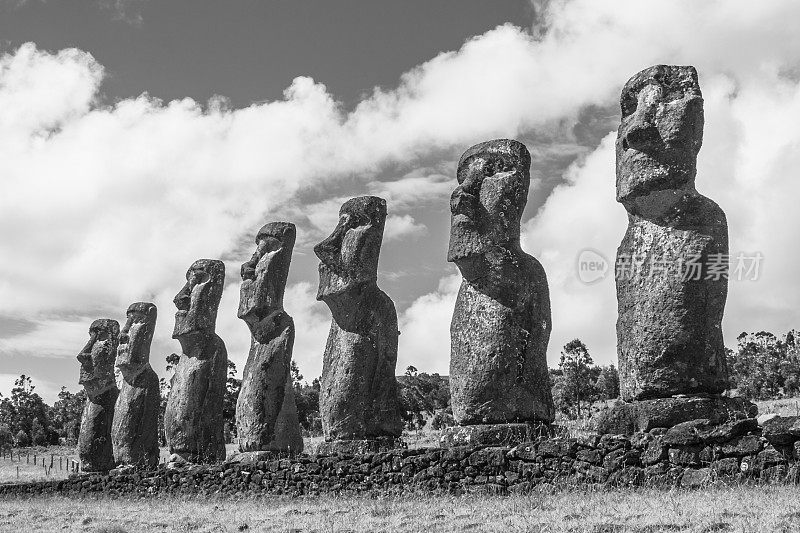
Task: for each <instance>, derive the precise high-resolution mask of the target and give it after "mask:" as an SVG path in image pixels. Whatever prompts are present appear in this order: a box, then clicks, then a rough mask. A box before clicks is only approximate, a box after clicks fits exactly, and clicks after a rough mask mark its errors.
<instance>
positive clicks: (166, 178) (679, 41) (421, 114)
mask: <svg viewBox="0 0 800 533" xmlns="http://www.w3.org/2000/svg"><path fill="white" fill-rule="evenodd" d="M654 13H657V16H654ZM798 18H800V4H797V3H796V2H794V1H792V0H776V1H774V2H769V3H763V4H759V5H758V7H757V8H755V7H753V5H752V3H750V2H745V1H744V0H730V1H724V2H723V1H711V2H703V3H698V2H696V1H692V0H674V1H673V0H670V1H667V0H651V1H647V2H642V1H641V0H618V1H613V2H612V1H597V0H554V1H552V2H550V4H549V5H548V6H547V10H546V18H545V19H544V20H543V22H542V25H541V26H540V27H537V28H536V29H535V31H528V30H524V29H520V28H516V27H514V26H511V25H504V26H500V27H498V28H496V29H494V30H491V31H488V32H486V33H484V34H482V35H479V36H476V37H474V38H472V39H470V40H469V41H467V42H466V43H465V44H464V45H463V46H462V47H461V48H460V49H459V50H457V51H452V52H444V53H441V54H439V55H437V56H436V57H434V58H432V59H431V60H430V61H427V62H425V63H423V64H421V65H419V66H417V67H415V68H414V69H412V70H411V71H409V72H407V73H405V74H403V75H402V76H401V78H400V81H399V84H398V86H397V87H396V88H394V89H375V90H374V91H373V92H372V93H371V94H369V95H367V96H366V97H365V98H364V99H363V100H362V101H361V102H360V103H359V104H358V105H356V106H355V108H354V109H353V110H352V111H349V112H347V111H345V110H343V108H342V106H341V105H340V104H339V103H338V102H337V101H336V99H335V97H334V96H333V95H331V94H330V93H329V92H328V91H327V90H326V88H325V86H324V85H322V84H321V83H318V82H315V81H314V80H312V79H310V78H307V77H299V78H296V79H295V80H293V81H292V82H291V83H290V84H288V87H287V89H286V91H285V93H284V97H283V98H282V99H280V100H277V101H272V102H265V103H259V104H254V105H251V106H249V107H246V108H242V109H230V108H229V106H228V105H227V104H226V103H225V101H224V99H221V98H220V99H216V100H213V101H212V102H209V103H198V102H195V101H193V100H191V99H183V100H175V101H171V102H162V101H160V100H157V99H154V98H152V97H150V96H148V95H147V94H143V95H141V96H140V97H138V98H134V99H128V100H123V101H121V102H118V103H115V104H113V105H110V104H107V103H105V102H103V101H102V98H101V94H102V83H103V77H104V69H103V66H102V65H100V64H99V63H98V62H97V61H96V60H95V59H94V58H93V57H92V56H91V55H90V54H89V53H87V52H85V51H81V50H75V49H70V50H62V51H60V52H55V53H51V52H46V51H42V50H38V49H37V48H36V46H35V45H34V44H27V45H24V46H22V47H21V48H19V49H18V50H16V51H14V52H11V53H7V54H5V55H3V56H0V109H3V113H1V114H0V183H1V184H2V194H0V258H2V259H0V315H5V316H16V317H22V318H25V319H27V320H32V321H35V322H37V323H38V324H40V325H42V326H43V325H47V326H48V327H53V328H59V329H58V331H59V332H62V331H63V335H61V338H62V339H64V344H65V345H66V344H69V347H68V348H56V347H53V346H50V345H43V344H41V342H40V341H36V340H35V339H33V338H32V336H36V335H39V334H41V331H42V330H41V327H40V328H39V329H36V330H34V331H29V332H27V333H24V334H21V335H18V336H16V337H15V340H14V341H13V342H14V343H16V346H17V347H18V348H13V349H22V347H25V346H27V349H31V350H32V349H37V350H38V349H41V350H43V351H47V352H48V354H49V355H59V354H62V353H64V354H66V353H67V352H68V353H70V354H72V353H73V352H74V351H75V349H76V347H74V346H73V345H72V344H71V343H72V342H73V340H70V339H74V340H77V339H78V338H79V337H80V338H81V339H82V338H83V335H84V332H85V330H86V327H87V325H88V322H89V321H90V320H91V319H92V318H95V317H96V316H101V315H108V316H114V317H118V318H119V319H121V318H122V315H123V313H124V309H125V307H126V306H127V305H128V303H130V302H131V301H136V300H152V301H155V302H156V303H157V305H159V309H160V310H161V318H160V321H159V331H158V332H157V335H158V339H157V342H158V343H161V344H159V350H160V351H167V350H169V351H175V350H177V344H176V343H174V342H173V341H171V340H170V339H169V333H170V330H171V322H172V318H171V316H172V304H171V299H172V296H173V295H174V293H175V292H176V291H177V289H178V288H179V287H180V286H181V284H182V280H183V274H184V272H185V270H186V268H187V266H188V265H189V264H191V262H192V261H193V260H194V259H196V258H198V257H223V258H225V259H226V261H229V264H228V267H229V270H230V272H229V286H228V287H227V288H226V292H225V296H224V297H223V303H222V306H221V308H220V330H221V331H223V332H225V334H226V335H227V336H228V337H229V338H228V339H226V342H227V343H228V345H229V349H230V350H231V352H232V353H234V352H235V353H236V354H240V353H246V345H247V343H248V338H249V336H248V335H247V333H246V328H244V325H243V324H241V321H238V320H237V319H236V318H235V310H236V302H237V297H238V290H237V281H236V275H235V274H236V267H237V265H238V263H239V262H241V260H243V259H244V257H238V255H237V254H240V253H241V246H242V242H243V239H245V240H248V239H249V237H248V235H252V232H253V231H254V230H255V229H256V228H257V227H259V226H260V225H261V224H262V223H263V222H264V221H266V220H269V219H271V218H279V217H281V218H283V217H284V216H289V219H291V220H297V222H298V225H299V226H301V227H300V230H301V231H300V238H299V239H298V247H301V246H305V245H309V244H313V242H314V241H313V239H312V237H314V238H316V237H315V236H316V235H321V236H324V235H327V233H328V232H329V231H330V229H331V228H332V227H333V224H335V220H336V216H337V212H338V208H339V206H340V205H341V202H340V199H341V198H342V197H343V196H342V195H343V194H348V195H349V194H380V195H383V196H384V197H386V198H387V199H389V201H390V206H389V212H390V215H391V217H392V218H390V224H389V225H388V226H387V230H390V231H387V245H391V244H392V241H391V240H390V239H389V238H388V237H390V236H394V237H396V238H397V239H411V238H417V237H419V235H420V232H421V231H423V224H425V225H427V226H429V227H428V228H427V231H428V233H429V235H431V237H433V231H440V230H439V229H436V230H434V229H432V226H430V224H428V219H426V217H424V216H422V215H421V214H420V213H419V212H418V211H415V209H416V210H418V209H419V208H420V206H430V207H427V209H428V210H429V213H435V214H436V216H440V215H441V217H442V218H443V219H444V218H446V210H447V207H446V206H447V203H446V202H447V195H448V194H449V192H450V190H452V175H453V172H452V166H453V164H454V163H453V160H454V159H455V158H457V157H458V155H459V153H460V152H461V151H463V150H464V149H465V148H466V147H467V146H468V145H470V144H472V143H475V142H479V141H483V140H486V139H489V138H492V137H501V136H502V137H525V138H527V139H533V143H534V144H536V143H537V142H538V141H537V140H536V139H537V138H539V139H540V138H541V136H539V137H537V135H536V133H537V132H540V131H544V130H547V129H548V128H551V127H552V125H553V124H563V123H566V124H569V123H571V122H574V121H575V120H576V118H577V117H578V116H579V115H580V113H581V112H582V110H585V109H586V108H587V106H592V105H596V106H601V107H604V106H605V107H608V106H609V105H611V104H613V102H614V101H615V100H616V98H617V97H618V94H619V90H620V87H621V85H622V84H623V83H624V82H625V80H626V79H627V78H628V77H630V76H631V75H632V74H634V73H635V72H637V71H638V70H640V69H641V68H643V67H646V66H648V65H651V64H654V63H661V62H664V63H679V64H694V65H696V66H697V67H698V69H699V71H700V76H701V86H702V88H703V91H704V94H705V97H706V117H707V127H706V139H705V146H704V148H703V150H702V152H701V155H700V161H699V166H700V169H699V170H700V171H699V176H698V187H699V188H700V190H701V192H705V193H706V194H707V195H708V196H710V197H711V198H713V199H715V200H716V201H717V202H718V203H720V205H722V207H723V208H724V209H725V210H726V212H727V213H728V218H729V222H730V228H731V249H732V250H743V251H756V250H757V251H762V252H763V254H764V256H765V260H764V269H763V272H762V279H761V280H759V281H758V282H754V283H751V284H749V285H747V284H744V283H739V284H732V286H731V294H730V298H729V306H728V313H727V317H726V322H725V327H726V329H727V330H728V332H730V333H732V334H735V333H737V332H738V331H737V330H739V329H755V328H756V327H759V328H760V327H764V328H771V329H775V330H780V329H788V327H791V326H796V323H797V319H798V316H797V311H795V310H794V309H792V303H793V302H796V301H797V296H800V295H798V290H800V289H798V284H797V283H796V282H795V280H794V279H793V273H794V271H795V270H796V268H795V264H796V262H795V257H796V254H795V253H794V247H793V244H794V242H793V240H792V238H793V229H794V228H795V227H797V222H800V221H798V220H797V219H796V217H797V215H795V213H796V210H794V206H793V205H791V204H790V202H791V201H792V199H793V198H794V197H796V196H797V192H798V191H797V187H798V184H797V181H796V180H793V179H792V176H793V172H792V171H793V170H794V169H796V168H797V165H798V163H799V162H800V161H798V150H797V146H798V142H800V132H798V128H797V125H796V124H795V123H793V122H792V121H790V120H788V119H787V117H791V116H794V115H795V114H797V112H798V111H800V104H799V103H798V102H799V101H800V97H798V79H799V78H800V76H798V74H797V73H798V72H800V68H799V67H798V64H799V63H800V42H799V41H800V34H798V33H797V32H796V29H795V28H794V26H795V25H794V24H791V23H790V21H794V20H798ZM542 28H546V31H542ZM531 148H532V153H534V155H536V154H537V153H547V152H548V150H547V149H546V148H543V147H540V146H531ZM563 151H564V153H575V154H576V155H577V156H578V157H579V161H578V162H577V163H576V164H575V165H573V166H572V167H571V168H570V170H569V171H567V173H566V174H564V175H563V176H556V178H557V179H562V180H563V181H564V183H563V185H562V186H560V187H558V188H556V189H555V191H554V192H553V193H552V195H551V196H550V197H549V198H548V200H547V202H546V203H545V205H544V206H543V207H542V208H541V209H540V212H539V213H538V215H537V216H536V217H535V218H534V219H533V220H532V221H531V222H530V223H529V224H527V226H526V234H525V239H524V242H525V247H526V249H527V250H529V251H530V252H531V253H533V254H534V255H536V256H537V257H539V258H540V259H541V260H542V262H543V263H544V264H545V267H546V268H547V272H548V276H549V278H550V281H551V296H552V300H553V313H554V316H553V318H554V327H555V329H554V334H553V339H552V342H551V363H553V362H554V361H555V357H557V353H558V346H559V345H561V344H563V343H564V342H566V341H567V340H569V339H570V338H572V337H574V336H579V337H581V338H584V340H586V341H587V343H588V344H589V345H590V348H592V347H593V346H596V347H597V349H596V350H597V351H599V352H601V353H599V354H598V356H597V357H596V358H597V359H598V360H601V361H603V362H608V361H610V360H611V358H612V356H613V352H614V350H613V345H614V331H613V328H612V327H611V326H612V322H613V318H614V313H615V311H614V310H615V303H614V301H613V291H612V290H611V289H612V287H611V285H613V283H612V284H611V285H609V284H608V283H606V284H602V283H599V284H596V285H594V286H591V287H588V288H587V287H582V286H579V285H576V280H575V279H574V276H573V274H574V263H575V259H576V258H575V257H574V253H575V252H576V249H577V248H580V247H584V246H586V247H594V248H597V249H598V250H599V251H602V252H603V253H605V254H606V255H607V256H609V257H613V251H614V248H615V247H616V242H617V241H618V240H619V239H620V238H621V235H622V231H623V228H624V210H623V209H622V208H621V207H620V206H618V205H616V204H615V203H614V202H613V154H612V151H611V139H610V138H607V139H605V140H604V141H603V143H601V144H600V146H599V147H598V148H597V149H596V150H595V151H594V152H593V153H591V154H590V155H580V154H582V153H583V151H582V150H573V149H572V148H570V147H566V148H564V149H563ZM533 164H534V167H535V166H536V165H537V160H536V157H534V163H533ZM387 169H389V170H388V171H391V172H392V173H394V172H396V173H397V175H399V176H400V178H397V179H396V180H394V181H389V180H387V179H386V176H385V173H386V172H387ZM542 178H543V179H548V180H552V179H554V178H553V176H542ZM537 179H538V175H537ZM538 185H539V184H538V183H535V184H534V186H533V187H532V188H531V194H534V195H535V194H537V193H539V192H541V191H544V193H545V194H547V193H548V192H549V188H541V187H538ZM344 189H346V193H343V192H342V191H343V190H344ZM308 198H312V200H310V201H309V200H308ZM539 203H540V202H536V204H539ZM529 204H530V205H534V204H535V203H534V202H529ZM312 207H314V208H315V209H313V210H311V208H312ZM290 215H291V216H290ZM294 215H297V218H296V219H295V218H294ZM437 235H438V234H437ZM424 240H425V239H419V241H424ZM430 240H431V242H436V241H435V240H434V239H430ZM420 250H421V252H420V253H430V252H431V251H430V250H425V249H423V248H420ZM439 253H442V255H443V252H439ZM244 255H247V254H244ZM443 268H444V267H443ZM315 283H316V282H315V281H313V280H309V283H305V284H298V285H293V286H292V287H290V290H291V291H293V292H292V294H293V297H296V298H297V299H298V302H297V303H295V302H293V300H292V298H289V297H288V295H287V307H289V306H292V305H298V306H299V308H298V309H295V310H294V311H295V312H296V313H297V314H296V316H295V321H296V323H297V324H298V331H302V332H303V334H302V335H298V340H297V346H298V348H299V349H300V350H301V351H303V353H308V354H309V355H308V358H309V360H308V365H309V367H310V369H309V370H307V371H306V373H307V374H308V375H311V376H313V375H316V373H317V371H315V370H314V369H319V368H320V366H321V361H320V355H319V354H321V348H320V345H319V343H320V341H319V338H323V337H324V335H325V331H326V330H327V325H326V324H327V320H328V318H329V317H328V315H327V314H326V312H325V309H324V306H323V307H322V308H320V307H319V305H320V304H318V303H317V302H314V301H313V290H312V287H313V286H314V285H315ZM449 283H450V282H449V281H448V282H446V283H445V284H444V285H443V286H442V285H440V286H439V288H438V289H437V290H436V291H434V292H433V293H431V294H429V295H414V296H416V300H414V299H413V298H408V297H407V298H406V300H407V301H414V303H413V304H412V305H411V307H410V308H409V309H408V310H402V309H401V310H400V314H401V317H400V321H401V324H405V326H403V327H404V333H403V335H402V336H401V341H400V342H401V355H400V360H401V361H403V362H405V361H409V362H410V363H413V364H414V365H415V366H417V367H418V368H420V369H421V370H425V369H436V370H438V371H444V370H445V369H446V368H447V360H448V356H449V348H447V344H448V337H449V336H448V332H447V327H446V325H447V324H449V315H450V313H451V312H452V308H450V309H449V310H448V309H447V306H451V304H452V298H453V294H454V293H453V291H451V290H450V288H452V287H451V285H449ZM443 287H444V288H443ZM421 292H423V291H421ZM299 302H305V303H303V304H302V305H301V304H299ZM425 312H430V313H431V316H437V317H439V319H437V320H435V321H434V320H431V321H429V322H426V321H425V320H423V319H422V317H423V316H424V313H425ZM593 319H596V320H593ZM53 321H55V322H60V324H58V325H56V324H54V323H53ZM305 321H308V323H306V322H305ZM434 322H435V323H436V324H437V325H436V326H435V328H434V326H433V323H434ZM323 324H324V325H323ZM757 324H758V326H756V325H757ZM429 326H430V327H429ZM62 328H63V329H62ZM70 328H74V330H73V329H70ZM36 331H38V332H39V333H36ZM73 331H74V333H73ZM78 331H79V332H80V333H77V332H78ZM307 331H313V332H316V333H315V334H317V333H318V334H319V337H313V339H310V337H306V332H307ZM309 335H310V334H309ZM26 337H27V338H26ZM234 337H235V339H234ZM2 342H3V343H4V344H2V345H0V349H10V348H9V345H8V344H7V343H9V342H12V341H11V340H10V339H3V340H2ZM36 342H40V344H39V345H38V346H39V347H38V348H37V344H36ZM303 343H310V344H308V345H304V344H303ZM80 344H81V342H78V345H77V348H79V347H80ZM433 347H435V349H434V348H433ZM305 350H308V352H306V351H305ZM313 350H316V352H315V353H316V354H317V355H316V356H315V359H312V356H311V353H312V351H313ZM155 353H156V351H155V350H154V354H155ZM159 353H161V352H159ZM167 353H168V351H167ZM595 353H596V352H595ZM41 354H42V355H45V354H44V353H41ZM232 357H234V358H235V357H241V356H239V355H235V356H232ZM303 357H306V356H303ZM420 358H422V359H424V360H425V361H429V363H425V362H423V361H421V360H420ZM314 365H315V366H314ZM426 365H429V366H426Z"/></svg>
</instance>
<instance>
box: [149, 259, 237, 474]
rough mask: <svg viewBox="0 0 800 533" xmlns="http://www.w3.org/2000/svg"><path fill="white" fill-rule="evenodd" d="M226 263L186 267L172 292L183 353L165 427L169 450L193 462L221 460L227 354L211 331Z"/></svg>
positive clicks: (197, 263)
mask: <svg viewBox="0 0 800 533" xmlns="http://www.w3.org/2000/svg"><path fill="white" fill-rule="evenodd" d="M224 281H225V264H224V263H223V262H222V261H217V260H212V259H199V260H197V261H195V262H194V263H193V264H192V266H191V267H189V270H188V272H187V273H186V284H185V285H184V287H183V289H181V291H180V292H179V293H178V294H177V295H176V296H175V299H174V302H175V306H176V307H177V308H178V312H177V313H175V329H174V331H173V333H172V338H174V339H177V340H178V341H179V342H180V343H181V348H182V352H183V353H182V354H181V356H180V359H179V361H178V364H177V365H176V366H175V374H173V376H172V381H171V387H170V393H169V398H167V408H166V412H165V414H164V429H165V432H166V436H167V444H168V445H169V450H170V453H176V454H178V455H180V456H181V457H183V458H184V459H186V460H188V461H190V462H193V463H201V462H216V461H221V460H223V459H225V436H224V425H223V419H222V408H223V399H224V397H225V380H226V378H227V374H228V352H227V351H226V350H225V343H224V342H222V339H221V338H219V336H218V335H217V334H216V332H215V327H216V320H217V308H218V307H219V301H220V298H221V297H222V288H223V284H224Z"/></svg>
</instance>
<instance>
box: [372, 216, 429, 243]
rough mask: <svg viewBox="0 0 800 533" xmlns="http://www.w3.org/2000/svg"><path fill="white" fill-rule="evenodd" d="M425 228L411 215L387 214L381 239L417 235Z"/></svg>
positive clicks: (387, 239) (421, 233)
mask: <svg viewBox="0 0 800 533" xmlns="http://www.w3.org/2000/svg"><path fill="white" fill-rule="evenodd" d="M427 230H428V228H426V227H425V224H420V223H419V222H417V221H416V220H414V217H412V216H411V215H402V216H398V215H389V216H388V217H386V227H385V228H384V230H383V240H384V241H396V240H400V239H403V238H406V237H419V236H420V235H424V234H425V232H426V231H427Z"/></svg>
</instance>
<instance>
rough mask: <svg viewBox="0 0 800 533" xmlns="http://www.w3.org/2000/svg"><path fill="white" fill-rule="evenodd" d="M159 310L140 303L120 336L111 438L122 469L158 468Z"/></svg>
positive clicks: (145, 303) (116, 460)
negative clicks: (155, 361)
mask: <svg viewBox="0 0 800 533" xmlns="http://www.w3.org/2000/svg"><path fill="white" fill-rule="evenodd" d="M156 314H157V312H156V306H155V305H153V304H151V303H147V302H137V303H134V304H131V305H130V307H128V319H127V322H126V323H125V326H124V327H123V328H122V332H120V336H119V347H118V348H117V368H118V369H119V371H120V373H121V374H122V387H121V388H120V392H119V398H117V406H116V408H115V409H114V424H113V426H112V430H111V436H112V440H113V443H114V461H115V462H116V463H117V464H118V465H136V466H156V465H158V459H159V450H158V415H159V408H160V406H161V391H160V387H159V383H158V375H156V373H155V371H154V370H153V368H152V367H151V366H150V343H151V342H152V341H153V333H154V331H155V328H156Z"/></svg>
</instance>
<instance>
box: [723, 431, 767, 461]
mask: <svg viewBox="0 0 800 533" xmlns="http://www.w3.org/2000/svg"><path fill="white" fill-rule="evenodd" d="M761 448H763V444H762V442H761V437H759V436H757V435H742V436H740V437H736V438H734V439H732V440H731V441H729V442H726V443H725V444H723V445H722V446H721V448H720V450H721V452H722V454H723V455H733V456H736V457H743V456H745V455H755V454H757V453H758V452H760V451H761Z"/></svg>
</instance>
